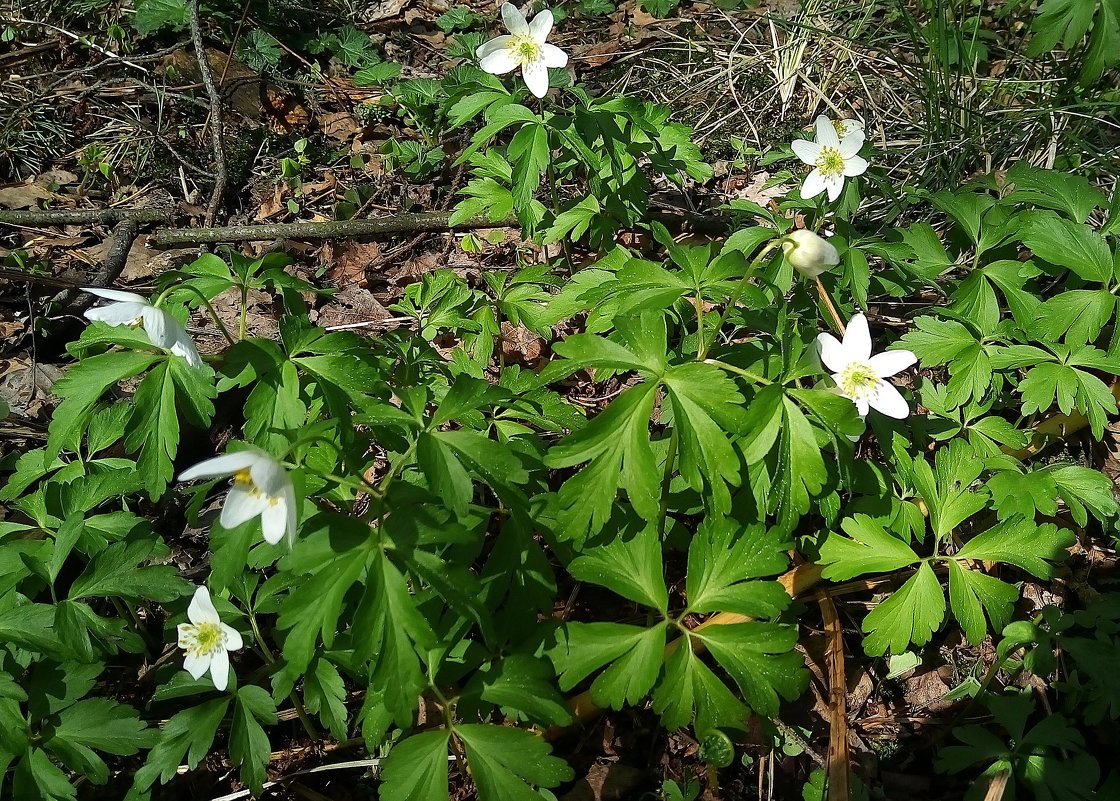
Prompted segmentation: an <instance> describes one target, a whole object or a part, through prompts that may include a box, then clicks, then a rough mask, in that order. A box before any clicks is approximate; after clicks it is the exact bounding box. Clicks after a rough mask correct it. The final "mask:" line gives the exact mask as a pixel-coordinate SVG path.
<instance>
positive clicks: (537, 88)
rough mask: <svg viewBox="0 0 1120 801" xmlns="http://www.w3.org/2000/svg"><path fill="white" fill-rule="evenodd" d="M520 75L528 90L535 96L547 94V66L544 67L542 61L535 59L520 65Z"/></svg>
mask: <svg viewBox="0 0 1120 801" xmlns="http://www.w3.org/2000/svg"><path fill="white" fill-rule="evenodd" d="M521 77H522V78H524V79H525V85H526V86H528V87H529V91H530V92H532V93H533V94H534V95H536V96H537V97H544V96H545V95H546V94H548V68H547V67H545V65H544V61H542V60H540V59H537V60H536V61H530V62H529V63H528V64H524V65H522V67H521Z"/></svg>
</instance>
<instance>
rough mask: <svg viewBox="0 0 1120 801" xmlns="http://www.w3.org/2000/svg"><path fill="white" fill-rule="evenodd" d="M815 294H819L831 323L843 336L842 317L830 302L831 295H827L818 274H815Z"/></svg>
mask: <svg viewBox="0 0 1120 801" xmlns="http://www.w3.org/2000/svg"><path fill="white" fill-rule="evenodd" d="M817 294H819V295H820V296H821V302H823V303H824V307H825V308H826V309H828V314H829V316H830V317H831V318H832V324H833V325H834V326H835V328H836V332H837V333H838V334H840V336H844V331H845V328H844V319H843V318H842V317H841V316H840V312H838V311H837V310H836V304H834V303H833V302H832V297H831V296H829V294H828V290H827V289H825V288H824V284H823V283H821V277H820V276H819V275H818V276H817Z"/></svg>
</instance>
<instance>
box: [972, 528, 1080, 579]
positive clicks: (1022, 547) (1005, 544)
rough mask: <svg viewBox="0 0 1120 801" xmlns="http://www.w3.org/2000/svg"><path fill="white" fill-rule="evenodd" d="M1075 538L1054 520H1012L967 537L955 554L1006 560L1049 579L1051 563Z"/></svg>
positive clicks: (1051, 572)
mask: <svg viewBox="0 0 1120 801" xmlns="http://www.w3.org/2000/svg"><path fill="white" fill-rule="evenodd" d="M1075 541H1076V538H1075V537H1074V535H1073V533H1072V532H1070V531H1067V530H1066V529H1064V528H1058V527H1057V526H1055V525H1054V524H1053V523H1044V524H1042V525H1038V524H1036V523H1035V522H1034V521H1033V520H1012V521H1008V522H1006V523H1000V524H999V525H996V526H993V527H992V528H990V529H988V530H987V531H985V532H984V533H983V534H980V535H979V536H977V537H973V538H972V539H970V540H969V541H968V542H966V543H965V544H964V547H963V548H961V549H960V551H958V552H957V554H956V558H958V559H976V560H979V561H986V562H1007V563H1008V564H1011V565H1015V566H1016V567H1018V568H1021V569H1022V570H1025V571H1027V572H1028V573H1030V574H1031V575H1032V576H1035V577H1037V578H1041V579H1048V578H1051V577H1052V576H1053V575H1054V568H1053V566H1052V565H1051V564H1050V563H1051V562H1060V561H1063V560H1064V559H1065V558H1066V556H1067V554H1066V548H1069V547H1070V546H1071V545H1073V543H1074V542H1075Z"/></svg>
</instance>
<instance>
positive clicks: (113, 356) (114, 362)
mask: <svg viewBox="0 0 1120 801" xmlns="http://www.w3.org/2000/svg"><path fill="white" fill-rule="evenodd" d="M159 358H160V357H159V356H156V355H154V354H151V353H138V352H135V351H113V352H110V353H103V354H101V355H99V356H90V357H88V358H85V359H82V360H81V361H80V362H78V363H77V364H75V365H74V366H73V367H71V368H70V369H69V370H68V371H67V372H66V375H64V376H63V377H62V378H60V379H59V380H58V381H56V382H55V384H54V386H53V387H52V388H51V391H52V392H53V393H54V394H55V395H57V396H58V397H60V398H62V403H60V404H59V405H58V407H57V408H56V409H55V410H54V415H53V417H52V418H51V430H50V435H49V437H48V440H47V452H48V453H50V454H57V453H58V452H59V451H60V450H61V449H63V448H66V449H68V450H73V451H76V450H78V438H80V436H81V431H82V429H83V428H84V424H85V421H86V420H87V419H88V416H89V414H90V412H91V411H92V410H93V407H94V404H96V403H97V401H98V400H99V399H100V398H101V396H102V395H104V394H105V392H106V391H107V390H109V389H110V388H111V387H114V386H116V384H117V382H119V381H123V380H124V379H126V378H132V377H133V376H135V375H139V374H140V373H142V372H144V371H145V370H147V369H148V368H149V367H151V366H152V364H153V363H154V362H156V361H157V360H158V359H159ZM176 439H177V438H176Z"/></svg>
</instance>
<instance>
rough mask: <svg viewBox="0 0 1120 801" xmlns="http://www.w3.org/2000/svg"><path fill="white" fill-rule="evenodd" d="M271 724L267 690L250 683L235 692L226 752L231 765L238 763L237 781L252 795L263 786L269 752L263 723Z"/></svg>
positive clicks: (273, 716) (272, 708) (272, 709)
mask: <svg viewBox="0 0 1120 801" xmlns="http://www.w3.org/2000/svg"><path fill="white" fill-rule="evenodd" d="M275 724H276V704H275V703H274V702H273V700H272V696H271V695H269V694H268V691H267V690H265V689H264V688H263V687H257V686H255V685H252V684H250V685H246V686H244V687H242V688H241V689H239V690H238V691H237V697H236V701H235V703H234V707H233V725H232V727H231V728H230V732H229V755H230V757H231V759H232V760H233V762H234V764H236V765H240V766H241V781H243V782H245V784H247V785H248V786H249V788H250V789H251V790H252V791H253V793H254V794H256V795H260V793H261V790H262V789H263V786H264V780H265V768H266V767H267V766H268V760H269V755H270V754H271V753H272V748H271V746H270V745H269V742H268V735H267V734H265V731H264V728H263V726H272V725H275Z"/></svg>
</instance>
